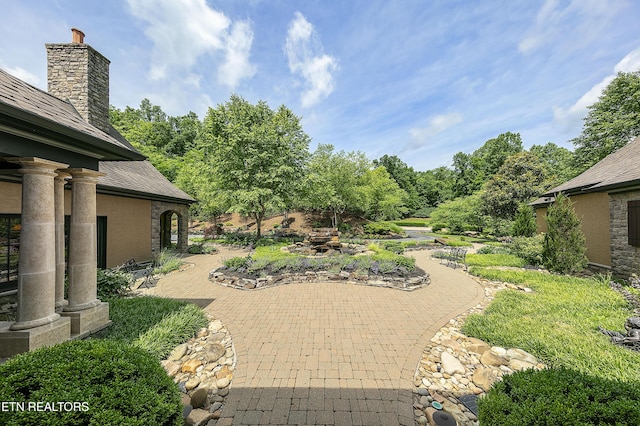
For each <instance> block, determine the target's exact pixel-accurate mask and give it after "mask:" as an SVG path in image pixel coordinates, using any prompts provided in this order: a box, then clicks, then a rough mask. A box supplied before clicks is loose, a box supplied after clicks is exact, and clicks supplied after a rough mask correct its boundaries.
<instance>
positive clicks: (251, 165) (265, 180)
mask: <svg viewBox="0 0 640 426" xmlns="http://www.w3.org/2000/svg"><path fill="white" fill-rule="evenodd" d="M204 133H205V139H206V141H207V148H206V150H207V153H209V154H211V157H212V158H213V159H214V161H213V164H212V166H213V170H214V172H215V175H216V180H217V184H218V185H219V188H220V190H219V191H218V195H219V196H220V197H222V198H223V199H225V200H226V202H227V205H228V206H229V210H230V211H235V212H239V213H241V214H244V215H248V216H251V217H252V218H254V219H255V221H256V228H257V233H258V236H260V233H261V224H262V220H263V219H264V217H265V215H266V214H267V212H269V211H275V210H284V209H287V208H290V207H291V205H292V203H293V199H294V198H295V194H296V193H297V192H298V191H299V189H300V186H301V182H302V180H303V177H304V172H305V166H306V163H307V161H308V157H309V151H308V147H309V141H310V138H309V136H308V135H307V134H306V133H304V131H303V130H302V126H301V125H300V119H299V118H298V117H297V116H296V115H294V114H293V113H292V112H291V111H290V110H289V109H287V108H286V107H285V106H284V105H283V106H280V107H279V108H277V109H276V110H272V109H271V108H269V106H268V105H267V103H266V102H264V101H260V102H258V103H257V104H256V105H252V104H250V103H249V102H247V101H246V100H244V99H243V98H241V97H240V96H237V95H232V96H231V99H230V100H229V101H228V102H226V103H225V104H224V105H218V107H217V108H215V109H212V108H210V109H209V112H208V113H207V116H206V117H205V120H204Z"/></svg>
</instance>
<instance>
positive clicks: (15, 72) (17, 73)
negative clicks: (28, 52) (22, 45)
mask: <svg viewBox="0 0 640 426" xmlns="http://www.w3.org/2000/svg"><path fill="white" fill-rule="evenodd" d="M0 68H2V69H3V70H5V71H6V72H8V73H9V74H11V75H12V76H14V77H18V78H19V79H20V80H22V81H26V82H27V83H29V84H31V85H33V86H36V85H37V84H38V83H40V79H39V78H38V77H37V76H36V75H35V74H33V73H31V72H29V71H27V70H25V69H24V68H22V67H8V66H6V65H4V64H2V63H0Z"/></svg>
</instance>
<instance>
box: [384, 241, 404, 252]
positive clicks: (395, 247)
mask: <svg viewBox="0 0 640 426" xmlns="http://www.w3.org/2000/svg"><path fill="white" fill-rule="evenodd" d="M382 248H383V249H385V250H388V251H390V252H392V253H395V254H402V253H403V252H404V246H403V245H402V243H401V242H399V241H385V242H383V243H382Z"/></svg>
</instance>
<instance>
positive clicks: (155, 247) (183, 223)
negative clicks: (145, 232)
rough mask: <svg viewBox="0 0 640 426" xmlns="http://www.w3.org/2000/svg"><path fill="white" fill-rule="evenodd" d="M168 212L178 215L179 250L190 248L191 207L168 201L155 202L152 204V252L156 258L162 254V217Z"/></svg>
mask: <svg viewBox="0 0 640 426" xmlns="http://www.w3.org/2000/svg"><path fill="white" fill-rule="evenodd" d="M166 211H173V212H176V213H177V214H178V246H177V249H178V250H179V251H186V250H187V249H188V248H189V206H187V205H186V204H179V203H170V202H166V201H153V202H152V204H151V252H152V254H153V255H154V256H155V255H156V254H159V253H160V248H161V244H160V216H161V215H162V213H164V212H166Z"/></svg>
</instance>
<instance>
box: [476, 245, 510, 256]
mask: <svg viewBox="0 0 640 426" xmlns="http://www.w3.org/2000/svg"><path fill="white" fill-rule="evenodd" d="M476 253H478V254H510V252H509V249H508V248H507V247H504V246H503V245H499V246H496V245H486V246H482V247H480V248H479V249H478V251H477V252H476ZM513 254H515V253H513Z"/></svg>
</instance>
